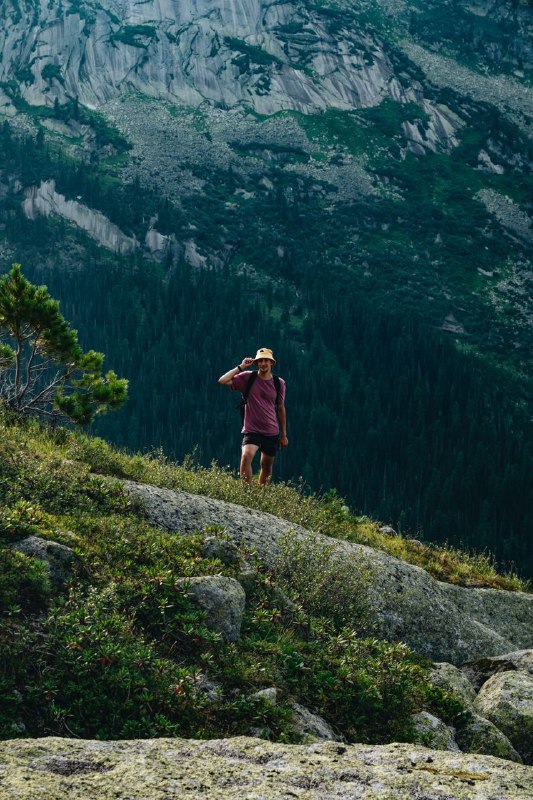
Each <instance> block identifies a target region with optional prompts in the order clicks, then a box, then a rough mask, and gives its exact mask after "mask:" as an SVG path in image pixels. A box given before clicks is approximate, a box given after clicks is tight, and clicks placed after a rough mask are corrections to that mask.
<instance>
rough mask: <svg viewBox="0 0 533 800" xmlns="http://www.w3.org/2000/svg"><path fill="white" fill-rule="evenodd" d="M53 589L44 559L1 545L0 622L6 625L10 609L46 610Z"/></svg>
mask: <svg viewBox="0 0 533 800" xmlns="http://www.w3.org/2000/svg"><path fill="white" fill-rule="evenodd" d="M51 593H52V589H51V585H50V580H49V578H48V573H47V571H46V567H45V565H44V563H43V562H42V561H39V560H38V559H35V558H30V556H27V555H24V554H23V553H16V552H14V551H13V550H10V549H9V548H8V547H4V546H2V545H0V624H2V625H3V620H2V617H3V614H4V613H5V612H6V611H9V610H13V609H22V610H23V611H26V612H39V611H42V610H44V609H45V608H46V606H47V604H48V601H49V598H50V596H51Z"/></svg>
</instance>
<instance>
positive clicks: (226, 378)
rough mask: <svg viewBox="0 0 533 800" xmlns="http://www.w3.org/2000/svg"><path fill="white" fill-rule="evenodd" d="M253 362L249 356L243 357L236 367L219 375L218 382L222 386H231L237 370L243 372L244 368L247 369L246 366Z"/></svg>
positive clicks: (237, 372)
mask: <svg viewBox="0 0 533 800" xmlns="http://www.w3.org/2000/svg"><path fill="white" fill-rule="evenodd" d="M253 363H254V360H253V358H249V357H246V358H243V360H242V361H241V363H240V364H239V366H238V367H233V368H232V369H230V370H229V371H228V372H225V373H224V375H221V376H220V378H219V379H218V382H219V383H220V384H221V385H222V386H231V382H232V380H233V378H234V377H235V375H238V374H239V372H243V371H244V370H245V369H248V367H251V366H252V364H253Z"/></svg>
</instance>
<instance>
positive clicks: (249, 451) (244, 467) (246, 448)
mask: <svg viewBox="0 0 533 800" xmlns="http://www.w3.org/2000/svg"><path fill="white" fill-rule="evenodd" d="M258 450H259V448H258V446H257V445H256V444H243V446H242V455H241V480H242V482H243V483H248V484H250V483H251V482H252V461H253V460H254V456H255V454H256V453H257V451H258Z"/></svg>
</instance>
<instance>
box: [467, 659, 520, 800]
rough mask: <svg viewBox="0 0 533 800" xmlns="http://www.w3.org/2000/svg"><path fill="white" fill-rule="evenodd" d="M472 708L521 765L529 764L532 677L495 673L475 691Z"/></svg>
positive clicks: (516, 673) (515, 673)
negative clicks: (502, 738)
mask: <svg viewBox="0 0 533 800" xmlns="http://www.w3.org/2000/svg"><path fill="white" fill-rule="evenodd" d="M475 708H476V710H477V712H478V713H479V714H481V716H483V717H486V718H487V719H489V720H490V721H491V722H493V723H494V725H496V727H497V728H498V729H499V730H500V731H502V733H504V734H505V735H506V736H507V737H508V738H509V740H510V741H511V743H512V744H513V746H514V747H515V749H516V750H517V752H518V753H520V755H521V756H522V758H523V760H524V763H525V764H533V676H532V675H529V674H528V673H527V672H498V673H497V674H496V675H493V676H492V678H489V679H488V681H486V682H485V683H484V684H483V686H482V687H481V689H480V690H479V694H478V696H477V698H476V702H475ZM532 787H533V783H532Z"/></svg>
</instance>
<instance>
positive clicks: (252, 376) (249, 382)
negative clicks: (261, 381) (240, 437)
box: [239, 372, 259, 424]
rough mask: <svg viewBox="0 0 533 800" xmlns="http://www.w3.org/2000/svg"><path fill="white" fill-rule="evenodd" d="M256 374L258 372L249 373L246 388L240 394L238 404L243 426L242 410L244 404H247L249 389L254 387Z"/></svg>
mask: <svg viewBox="0 0 533 800" xmlns="http://www.w3.org/2000/svg"><path fill="white" fill-rule="evenodd" d="M258 374H259V373H258V372H251V373H250V377H249V378H248V380H247V381H246V386H245V387H244V392H241V394H242V397H241V402H240V403H239V409H240V412H241V418H242V421H243V424H244V408H245V406H246V403H247V402H248V395H249V394H250V391H251V388H252V386H253V385H254V381H255V379H256V378H257V376H258Z"/></svg>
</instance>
